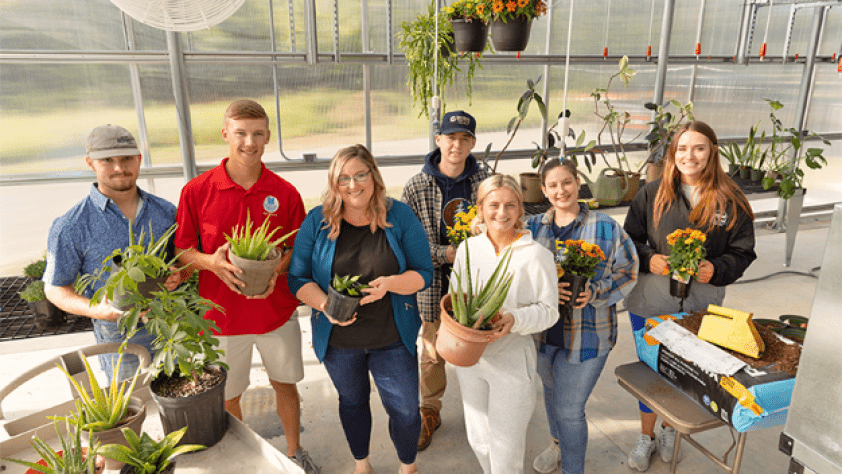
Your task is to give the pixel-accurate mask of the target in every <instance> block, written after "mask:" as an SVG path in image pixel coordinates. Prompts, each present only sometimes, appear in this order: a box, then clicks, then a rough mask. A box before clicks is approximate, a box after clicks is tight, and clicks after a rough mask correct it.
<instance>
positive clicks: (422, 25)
mask: <svg viewBox="0 0 842 474" xmlns="http://www.w3.org/2000/svg"><path fill="white" fill-rule="evenodd" d="M399 34H400V47H401V48H402V49H403V50H404V55H405V56H406V63H407V66H408V69H407V73H406V77H407V81H406V82H407V85H408V86H409V89H410V92H411V93H412V103H413V104H414V105H418V106H420V108H421V111H420V112H419V113H418V115H419V116H421V115H426V116H428V117H429V113H430V112H429V111H430V105H431V99H432V97H433V83H434V82H433V81H435V84H436V90H437V93H438V96H440V97H444V89H445V88H446V87H450V86H453V84H454V83H455V82H456V79H457V77H458V76H459V74H461V73H462V69H461V68H460V66H459V62H460V61H464V65H465V66H466V68H465V94H466V95H467V97H468V103H470V100H471V94H472V92H473V87H472V84H473V79H474V73H475V72H476V69H477V68H478V67H479V68H480V69H481V68H482V56H481V55H479V54H476V55H473V54H469V55H464V56H461V57H460V56H459V55H456V54H453V53H455V52H456V51H458V49H457V45H456V44H455V43H454V31H453V27H452V26H451V23H450V22H449V21H448V15H447V14H443V15H439V17H438V34H437V33H436V12H435V3H434V2H431V3H430V5H429V6H428V9H427V14H426V15H420V14H419V15H417V16H416V18H415V20H414V21H411V22H403V23H401V31H400V33H399ZM459 47H464V46H459ZM484 48H485V46H483V48H481V49H480V51H482V50H483V49H484ZM436 55H438V62H436Z"/></svg>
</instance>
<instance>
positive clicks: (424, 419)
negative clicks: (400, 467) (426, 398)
mask: <svg viewBox="0 0 842 474" xmlns="http://www.w3.org/2000/svg"><path fill="white" fill-rule="evenodd" d="M439 426H441V415H439V411H438V410H436V409H435V408H421V434H420V435H419V436H418V451H424V450H425V449H427V446H429V445H430V443H431V442H432V441H433V433H435V431H436V430H437V429H439Z"/></svg>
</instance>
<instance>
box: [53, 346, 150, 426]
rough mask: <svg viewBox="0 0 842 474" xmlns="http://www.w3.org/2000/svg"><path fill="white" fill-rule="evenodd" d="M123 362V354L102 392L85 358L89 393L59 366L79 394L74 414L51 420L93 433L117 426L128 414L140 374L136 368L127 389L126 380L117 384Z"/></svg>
mask: <svg viewBox="0 0 842 474" xmlns="http://www.w3.org/2000/svg"><path fill="white" fill-rule="evenodd" d="M122 360H123V354H120V357H119V358H118V359H117V363H116V364H114V372H113V373H112V377H111V385H110V386H109V387H108V390H103V389H102V388H100V386H99V382H98V381H97V379H96V376H95V375H94V372H93V371H92V370H91V366H90V365H89V364H88V360H87V359H85V358H83V359H82V361H83V362H84V363H85V373H86V374H87V375H88V383H89V384H90V386H91V392H90V393H88V391H87V390H85V388H84V387H82V386H81V385H80V384H79V382H77V381H76V379H75V378H73V376H72V375H70V373H68V372H67V370H65V369H64V367H61V366H58V368H59V369H60V370H61V371H62V372H64V375H66V376H67V378H68V380H70V383H72V384H73V386H74V387H75V388H76V392H78V393H79V399H78V400H76V413H73V414H71V415H69V416H55V417H50V418H52V419H54V420H64V421H69V422H71V423H72V424H73V425H76V426H79V427H80V429H82V430H84V431H93V432H98V431H105V430H108V429H111V428H114V427H115V426H117V425H118V424H120V422H121V421H123V420H124V419H125V418H126V415H127V414H128V412H129V399H130V398H131V396H132V393H133V392H134V387H135V384H136V383H137V379H138V375H139V374H140V368H139V367H138V369H137V372H135V376H134V377H133V378H132V383H131V385H128V388H127V384H128V381H125V380H124V381H123V382H122V383H119V384H118V382H117V380H118V379H119V374H120V363H121V362H122Z"/></svg>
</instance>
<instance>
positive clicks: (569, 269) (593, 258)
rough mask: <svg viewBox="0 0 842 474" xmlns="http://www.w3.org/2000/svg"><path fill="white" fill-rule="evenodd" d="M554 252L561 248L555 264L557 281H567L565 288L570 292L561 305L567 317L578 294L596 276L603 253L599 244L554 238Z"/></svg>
mask: <svg viewBox="0 0 842 474" xmlns="http://www.w3.org/2000/svg"><path fill="white" fill-rule="evenodd" d="M555 248H556V252H558V251H559V250H562V258H563V259H562V260H561V261H560V262H558V263H557V264H556V267H557V268H558V281H559V283H561V282H566V283H569V284H570V286H568V287H567V290H568V291H570V292H571V293H572V294H571V295H570V301H568V302H566V303H564V304H563V305H561V306H562V310H563V314H562V316H563V317H566V318H569V317H570V315H571V313H572V307H573V305H574V304H575V301H576V300H577V299H578V298H579V296H580V294H581V293H582V292H583V291H585V288H586V287H587V285H588V281H589V280H590V279H591V278H593V277H594V276H596V267H597V266H598V265H599V263H600V262H602V261H603V260H605V254H604V253H603V252H602V249H600V248H599V245H596V244H591V243H589V242H585V241H584V240H565V241H561V240H556V243H555Z"/></svg>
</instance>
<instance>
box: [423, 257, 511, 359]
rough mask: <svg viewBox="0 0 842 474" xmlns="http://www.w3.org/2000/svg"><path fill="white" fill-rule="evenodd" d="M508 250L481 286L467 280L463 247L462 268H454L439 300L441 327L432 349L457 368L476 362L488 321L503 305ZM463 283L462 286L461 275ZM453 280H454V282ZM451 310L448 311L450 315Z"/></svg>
mask: <svg viewBox="0 0 842 474" xmlns="http://www.w3.org/2000/svg"><path fill="white" fill-rule="evenodd" d="M511 250H512V249H511V248H508V249H506V251H505V252H504V253H503V256H502V258H501V259H500V263H498V264H497V267H496V268H495V269H494V272H493V273H492V274H491V278H489V279H488V281H487V282H486V284H485V285H483V286H479V285H477V286H476V287H474V285H473V284H472V283H471V257H470V252H469V250H468V246H465V267H464V268H463V269H461V270H457V269H455V268H454V270H453V273H454V276H453V278H451V279H450V292H449V293H448V294H446V295H444V298H442V300H441V321H442V322H441V328H440V329H439V333H438V337H437V339H436V351H437V352H438V353H439V355H440V356H441V357H442V358H443V359H444V360H446V361H448V362H450V363H451V364H453V365H458V366H461V367H470V366H472V365H474V364H476V363H477V362H478V361H479V358H480V357H482V353H483V352H484V351H485V346H486V345H488V330H490V329H491V322H492V321H493V320H494V318H495V317H496V316H497V313H498V311H500V308H501V307H502V306H503V302H504V301H505V300H506V296H507V295H508V293H509V287H510V286H511V285H512V275H511V274H510V273H507V270H508V268H509V261H511V259H512V251H511ZM463 276H464V277H465V278H466V279H467V280H466V285H465V287H463V286H462V277H463ZM454 280H455V281H454ZM451 313H452V314H451Z"/></svg>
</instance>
